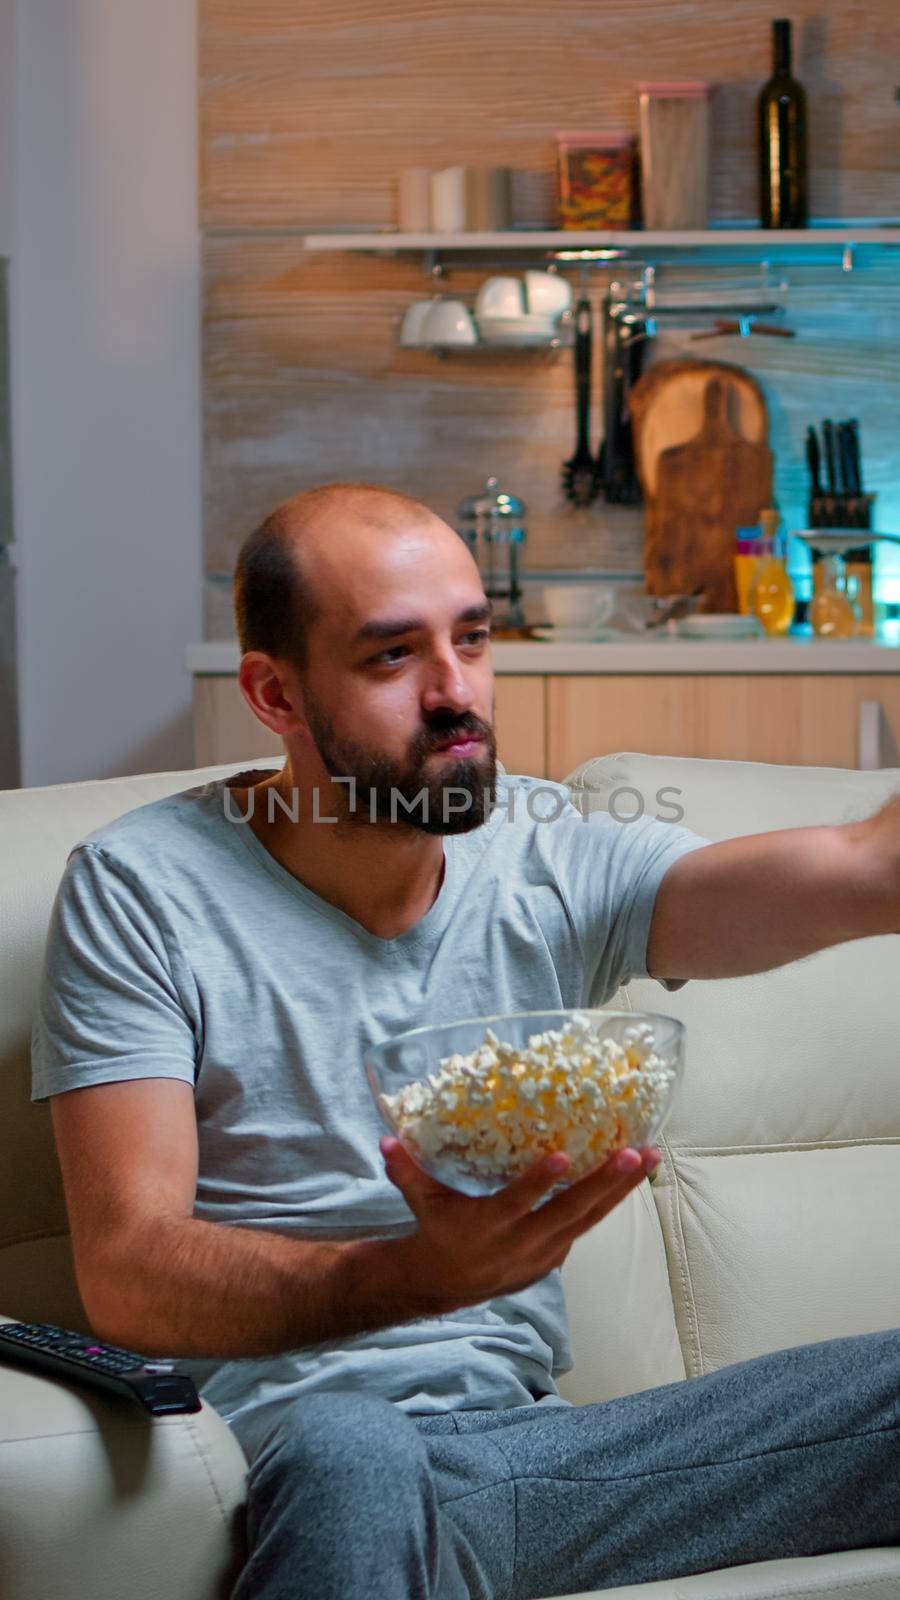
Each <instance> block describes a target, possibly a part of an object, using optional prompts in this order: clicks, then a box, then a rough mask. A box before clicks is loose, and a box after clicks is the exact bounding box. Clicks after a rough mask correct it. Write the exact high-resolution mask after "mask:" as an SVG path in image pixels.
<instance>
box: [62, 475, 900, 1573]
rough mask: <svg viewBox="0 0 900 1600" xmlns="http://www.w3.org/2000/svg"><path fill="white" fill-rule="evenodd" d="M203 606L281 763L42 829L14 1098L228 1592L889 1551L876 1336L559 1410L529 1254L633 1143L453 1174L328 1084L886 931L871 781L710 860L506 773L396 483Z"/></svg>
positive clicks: (610, 1196) (884, 848)
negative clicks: (239, 1495)
mask: <svg viewBox="0 0 900 1600" xmlns="http://www.w3.org/2000/svg"><path fill="white" fill-rule="evenodd" d="M235 601H236V613H237V624H238V633H239V638H240V642H241V646H242V652H243V654H242V660H241V667H240V686H241V691H242V693H243V695H244V698H245V699H246V701H247V703H248V705H249V706H250V708H251V709H252V711H253V712H254V714H255V715H256V716H257V717H258V719H259V720H260V722H262V723H263V724H264V725H265V726H266V727H268V728H270V729H271V730H272V731H273V732H275V733H276V734H278V735H279V736H280V738H281V739H282V741H283V743H284V747H285V751H286V760H285V764H284V766H283V768H281V769H279V770H275V771H273V772H272V773H271V774H270V775H269V776H267V777H265V778H264V779H263V780H262V781H255V782H252V783H251V777H256V776H258V775H251V774H239V775H237V777H236V778H232V779H230V780H226V781H225V782H212V783H209V784H205V785H202V786H201V787H199V788H196V789H192V790H188V791H186V792H185V793H182V794H180V795H175V796H172V797H169V798H168V799H165V800H162V801H157V802H154V803H153V804H151V805H147V806H142V807H139V808H138V809H137V810H135V811H132V812H129V813H128V814H127V815H126V816H124V817H122V818H119V819H118V820H117V821H115V822H113V823H111V824H109V825H107V826H106V827H103V828H101V829H99V830H97V831H96V832H95V833H93V834H91V835H89V836H88V838H87V839H86V840H84V841H82V842H81V844H79V845H78V846H77V847H76V848H75V850H73V852H72V853H71V855H70V858H69V861H68V863H67V867H66V872H65V875H64V877H63V881H62V884H61V885H60V889H59V892H58V895H57V899H56V902H55V905H54V913H53V919H52V924H51V929H50V937H49V940H48V948H47V961H46V967H45V973H44V980H43V984H42V988H41V995H40V1005H39V1013H38V1016H37V1019H36V1022H35V1029H34V1040H33V1045H34V1049H33V1070H34V1083H33V1094H32V1098H33V1099H35V1100H39V1099H45V1098H48V1097H50V1096H52V1111H53V1118H54V1127H55V1132H56V1137H57V1143H58V1147H59V1152H60V1161H61V1165H62V1170H63V1177H64V1180H65V1186H66V1196H67V1204H68V1209H69V1218H70V1224H71V1229H72V1238H73V1247H74V1251H75V1259H76V1266H77V1271H78V1281H79V1286H80V1289H81V1293H82V1297H83V1300H84V1303H85V1307H86V1309H87V1311H88V1315H89V1316H90V1318H91V1322H92V1325H93V1327H94V1328H95V1330H96V1332H97V1334H98V1336H99V1337H101V1338H106V1339H108V1340H110V1341H112V1342H115V1343H119V1344H124V1345H128V1346H131V1347H133V1348H137V1349H140V1350H143V1351H145V1352H152V1353H154V1354H157V1355H162V1354H169V1355H176V1356H178V1357H179V1358H181V1360H182V1361H184V1363H185V1364H186V1365H187V1367H188V1369H189V1370H190V1369H191V1368H192V1369H193V1370H194V1371H195V1372H196V1374H197V1377H198V1379H199V1380H200V1383H201V1390H202V1393H203V1394H204V1396H205V1397H206V1398H207V1399H208V1400H209V1401H210V1402H211V1403H212V1404H213V1405H215V1406H216V1407H217V1408H218V1409H219V1410H220V1411H221V1413H222V1415H223V1416H224V1417H225V1418H226V1420H227V1421H228V1422H229V1423H230V1425H231V1426H232V1428H233V1429H234V1431H235V1433H236V1434H237V1436H238V1438H239V1439H240V1441H241V1443H242V1445H243V1447H244V1449H245V1452H246V1454H247V1457H248V1461H249V1463H250V1472H249V1484H248V1535H249V1556H248V1560H247V1562H246V1565H245V1568H244V1570H243V1572H242V1573H241V1575H240V1577H239V1579H238V1582H237V1587H236V1589H235V1592H234V1595H235V1600H287V1597H288V1596H291V1597H296V1596H298V1595H305V1594H313V1593H315V1594H321V1595H322V1596H323V1597H326V1600H332V1597H334V1600H339V1597H349V1596H356V1595H360V1596H366V1600H378V1597H384V1600H405V1597H410V1600H412V1597H416V1600H418V1597H428V1600H465V1597H466V1596H476V1597H479V1600H493V1597H497V1600H499V1597H500V1596H504V1597H505V1596H509V1597H510V1600H525V1597H528V1596H538V1595H540V1596H543V1595H548V1594H551V1593H560V1592H571V1591H573V1590H577V1589H585V1588H594V1587H609V1586H611V1585H615V1584H625V1583H632V1582H638V1581H641V1580H645V1579H651V1578H659V1577H671V1576H676V1575H678V1574H680V1573H683V1572H685V1571H688V1570H696V1569H697V1568H702V1567H710V1568H715V1567H721V1566H727V1565H730V1564H733V1563H740V1562H747V1561H753V1560H762V1559H765V1558H767V1557H777V1556H791V1555H800V1554H812V1553H817V1552H819V1551H823V1550H831V1549H841V1548H848V1547H853V1546H864V1545H871V1544H879V1543H887V1542H891V1541H893V1540H895V1539H897V1538H900V1511H898V1508H897V1504H896V1495H895V1494H894V1493H893V1492H889V1491H888V1490H886V1488H885V1485H886V1484H890V1483H892V1482H895V1481H896V1475H897V1468H898V1457H900V1450H898V1422H900V1419H898V1413H897V1398H896V1397H897V1393H898V1389H900V1384H898V1381H897V1380H898V1377H900V1339H898V1335H897V1334H896V1333H887V1334H877V1335H869V1336H866V1337H864V1338H858V1339H845V1340H833V1341H827V1342H823V1343H822V1344H818V1345H812V1346H806V1347H802V1348H800V1349H797V1350H792V1351H786V1352H778V1353H776V1354H775V1355H772V1356H766V1357H762V1358H760V1359H759V1360H756V1361H751V1362H747V1363H742V1364H740V1365H738V1366H734V1367H729V1368H726V1369H724V1370H723V1371H720V1372H717V1373H712V1374H709V1375H707V1376H706V1377H703V1378H699V1379H692V1380H690V1381H688V1382H685V1383H680V1384H674V1385H667V1386H664V1387H663V1388H660V1389H654V1390H650V1391H645V1392H644V1393H642V1394H638V1395H633V1396H630V1397H628V1398H626V1399H623V1400H619V1401H614V1402H610V1403H607V1404H602V1405H594V1406H586V1407H577V1408H576V1407H571V1406H569V1405H568V1404H567V1402H565V1400H563V1398H562V1397H561V1396H560V1395H559V1393H558V1391H557V1388H556V1383H555V1379H556V1377H558V1376H559V1375H560V1374H561V1373H563V1372H565V1371H567V1370H568V1369H569V1368H570V1366H571V1354H570V1351H569V1349H568V1336H567V1331H566V1320H565V1307H564V1303H563V1297H562V1289H561V1285H560V1278H559V1268H560V1266H561V1265H562V1263H563V1261H564V1260H565V1258H566V1255H567V1254H568V1251H569V1249H570V1247H571V1245H572V1243H573V1241H574V1239H575V1238H577V1237H578V1236H579V1235H580V1234H581V1233H583V1232H584V1231H585V1230H586V1229H587V1228H589V1227H591V1226H593V1225H594V1224H595V1223H597V1222H599V1221H601V1220H602V1219H603V1218H604V1217H605V1216H606V1215H607V1214H608V1213H609V1212H610V1210H612V1208H613V1207H614V1206H616V1205H618V1204H619V1203H620V1202H621V1201H622V1200H623V1199H624V1198H625V1196H626V1195H627V1194H629V1193H630V1192H631V1191H632V1189H634V1187H635V1186H636V1185H637V1183H639V1182H641V1181H643V1179H644V1177H645V1176H647V1175H648V1173H649V1172H651V1171H652V1167H653V1165H654V1163H655V1161H656V1160H657V1159H658V1152H657V1151H655V1150H652V1149H647V1150H643V1151H628V1152H624V1153H623V1154H622V1155H621V1156H620V1157H619V1158H617V1159H615V1160H614V1161H611V1162H609V1163H607V1164H606V1165H604V1166H603V1167H602V1168H600V1169H599V1170H597V1171H595V1172H594V1173H591V1174H588V1175H587V1176H586V1177H584V1178H582V1179H581V1180H580V1181H579V1182H577V1183H573V1184H570V1185H569V1186H568V1187H566V1188H565V1189H564V1190H562V1191H561V1192H560V1193H558V1194H555V1195H553V1196H552V1198H549V1199H547V1193H548V1191H549V1190H550V1189H551V1187H552V1186H553V1185H554V1182H555V1181H556V1173H555V1171H554V1170H552V1167H551V1163H550V1162H549V1161H547V1160H544V1161H539V1162H536V1163H535V1164H534V1166H533V1167H532V1168H531V1169H530V1170H529V1171H528V1172H526V1173H525V1174H524V1175H522V1176H520V1177H519V1178H517V1179H516V1180H515V1181H513V1182H512V1183H510V1184H509V1185H508V1186H507V1187H506V1188H505V1189H503V1190H502V1191H500V1192H499V1193H498V1194H496V1195H493V1196H490V1197H487V1198H471V1197H468V1196H463V1195H460V1194H457V1193H455V1192H454V1191H452V1190H449V1189H447V1188H445V1187H444V1186H443V1185H441V1184H439V1183H437V1182H435V1181H434V1180H432V1179H431V1178H429V1177H428V1176H427V1175H426V1174H424V1173H423V1172H422V1171H421V1170H420V1169H419V1168H418V1167H417V1166H416V1165H415V1163H413V1162H412V1160H411V1159H410V1158H409V1157H408V1155H407V1154H406V1153H405V1151H404V1150H403V1149H402V1147H401V1146H400V1145H399V1142H398V1141H397V1140H395V1139H388V1138H382V1139H381V1140H380V1141H379V1132H380V1127H379V1123H378V1118H377V1115H376V1111H375V1107H374V1103H373V1100H372V1097H371V1095H370V1092H369V1089H368V1086H367V1084H366V1082H365V1078H364V1075H363V1072H362V1068H361V1058H362V1054H363V1051H364V1049H365V1047H366V1045H367V1044H368V1043H369V1042H371V1041H373V1040H377V1039H381V1038H385V1037H388V1036H390V1035H392V1034H394V1033H397V1032H401V1031H403V1030H404V1029H406V1028H411V1027H415V1026H418V1025H421V1024H424V1023H427V1022H431V1023H437V1022H449V1021H453V1020H454V1019H456V1018H462V1017H477V1016H484V1015H487V1014H490V1013H497V1012H503V1011H515V1010H532V1009H538V1008H543V1009H552V1008H557V1007H577V1006H581V1005H588V1004H602V1003H603V1002H604V1001H606V1000H608V999H609V998H610V997H611V995H612V994H613V993H614V992H615V989H616V988H617V986H618V985H619V984H620V983H621V982H624V981H626V980H627V979H628V978H629V977H631V976H634V975H639V974H649V975H650V976H652V977H655V978H657V979H658V980H659V981H660V982H661V983H662V984H664V985H665V986H667V987H669V988H674V987H678V986H679V985H680V984H682V983H684V982H685V981H686V980H688V979H690V978H692V977H700V978H714V977H724V976H730V975H734V974H739V973H750V972H758V971H762V970H765V969H767V968H771V967H774V966H778V965H780V964H782V963H785V962H788V961H792V960H795V959H797V958H798V957H800V956H804V955H807V954H809V953H810V952H812V951H814V950H818V949H822V948H824V947H825V946H827V945H830V944H835V943H839V942H842V941H844V940H848V939H853V938H862V937H865V936H867V935H872V934H879V933H885V932H892V931H895V930H896V928H897V926H898V920H900V881H898V880H900V849H898V845H900V817H898V803H897V802H896V801H893V802H892V803H891V804H890V805H888V806H887V807H885V808H884V809H883V810H882V811H881V812H879V813H878V815H877V816H875V817H873V818H872V819H870V820H868V821H866V822H863V823H858V824H853V825H845V826H839V827H825V828H802V829H790V830H785V831H782V832H778V833H771V834H764V835H756V836H753V837H750V838H743V839H738V840H732V841H727V842H724V843H719V844H709V843H708V842H707V841H706V840H704V839H701V838H699V837H698V836H697V835H695V834H692V833H690V832H689V831H688V830H687V829H685V828H679V827H675V826H673V825H669V824H666V823H662V822H657V821H654V820H651V819H646V818H645V819H642V820H641V821H640V822H635V823H631V824H629V825H624V824H619V823H616V822H615V821H614V820H613V819H612V818H611V817H608V816H607V817H604V818H602V819H600V820H595V821H594V822H593V823H591V825H590V826H586V825H585V824H584V821H583V819H582V818H581V817H580V815H579V813H578V812H577V810H576V809H575V807H574V806H573V805H572V804H571V803H570V801H569V799H568V796H567V795H566V793H565V791H564V790H563V788H562V786H561V785H547V784H540V783H538V782H537V780H535V779H533V778H529V777H515V778H512V779H510V780H508V782H507V784H506V785H505V787H504V789H503V792H502V793H501V792H500V786H499V785H498V784H497V780H496V756H495V741H494V733H493V686H492V671H491V660H490V649H489V638H488V635H489V612H490V607H489V604H488V602H487V601H486V599H485V595H484V592H483V589H482V586H481V583H480V580H479V575H478V572H477V568H476V566H475V564H474V562H473V561H472V558H471V556H470V554H469V552H468V551H467V549H466V547H465V545H464V544H463V542H462V541H461V540H460V539H459V538H458V537H457V536H456V534H455V533H454V532H453V530H452V529H450V528H449V527H448V526H447V525H446V524H445V523H443V522H442V521H441V520H440V519H439V518H438V517H436V516H435V515H434V514H433V513H432V512H431V511H429V510H428V508H427V507H426V506H424V505H422V504H420V503H419V502H415V501H412V500H410V499H408V498H407V497H405V496H403V495H399V494H396V493H393V492H391V491H386V490H380V489H375V488H372V487H370V486H366V485H327V486H325V487H323V488H321V489H317V490H313V491H309V492H307V493H304V494H300V495H297V496H295V497H294V499H293V500H290V501H288V502H287V503H286V504H285V505H284V506H282V507H280V508H279V509H278V510H277V511H276V512H275V513H274V514H273V515H272V516H271V517H270V518H269V519H268V520H267V522H266V523H265V524H264V525H263V527H262V528H260V529H259V530H258V531H257V532H256V533H255V534H253V535H251V536H250V538H249V539H248V540H247V542H246V543H245V545H244V547H243V549H242V551H241V554H240V558H239V561H238V566H237V572H236V582H235ZM242 780H243V781H242ZM540 790H543V791H544V793H543V795H541V794H539V793H538V791H540ZM548 799H549V802H551V803H550V804H548V805H545V804H544V802H547V801H548ZM495 800H496V802H497V803H496V804H494V802H495ZM542 819H543V820H542ZM775 882H777V883H778V884H779V886H780V889H781V892H780V894H779V895H778V896H777V897H774V896H773V895H772V884H773V883H775ZM773 905H777V912H773V910H772V907H773ZM379 1143H380V1153H381V1157H382V1158H383V1159H382V1160H380V1159H379ZM541 1201H543V1203H542V1204H539V1203H538V1202H541ZM136 1262H138V1263H139V1268H136V1267H135V1263H136ZM637 1331H638V1330H636V1332H637ZM823 1396H826V1397H827V1403H824V1404H823V1403H822V1397H823ZM786 1484H788V1485H789V1497H790V1516H789V1517H786V1516H785V1515H784V1514H783V1504H784V1495H785V1485H786ZM701 1500H702V1503H703V1505H704V1508H705V1509H706V1510H707V1511H708V1512H712V1513H713V1514H710V1515H708V1516H707V1517H706V1518H704V1519H703V1520H702V1521H701V1522H700V1523H699V1524H698V1522H697V1519H696V1516H695V1512H696V1507H697V1503H698V1501H701ZM715 1508H717V1510H718V1514H715ZM689 1527H692V1528H693V1531H692V1532H691V1533H690V1535H688V1533H687V1531H686V1530H687V1529H688V1528H689Z"/></svg>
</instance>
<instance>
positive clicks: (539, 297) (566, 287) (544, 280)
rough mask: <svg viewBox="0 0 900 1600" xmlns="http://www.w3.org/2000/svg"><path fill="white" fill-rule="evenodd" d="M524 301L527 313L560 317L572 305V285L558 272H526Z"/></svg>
mask: <svg viewBox="0 0 900 1600" xmlns="http://www.w3.org/2000/svg"><path fill="white" fill-rule="evenodd" d="M525 300H526V303H527V306H528V309H529V311H537V312H543V314H544V315H545V316H551V317H561V316H562V314H563V312H564V311H568V309H569V307H570V305H571V304H572V285H571V284H570V283H569V280H568V279H567V278H561V277H560V275H559V273H558V272H526V274H525Z"/></svg>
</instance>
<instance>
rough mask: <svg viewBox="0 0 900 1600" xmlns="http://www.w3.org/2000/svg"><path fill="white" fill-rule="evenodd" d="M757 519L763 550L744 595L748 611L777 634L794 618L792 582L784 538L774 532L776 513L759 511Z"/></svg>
mask: <svg viewBox="0 0 900 1600" xmlns="http://www.w3.org/2000/svg"><path fill="white" fill-rule="evenodd" d="M759 520H760V524H761V525H762V528H763V535H762V539H761V540H760V543H761V545H762V553H761V555H760V558H759V561H758V562H757V564H756V569H755V571H754V573H753V578H752V580H751V583H750V592H749V594H748V597H747V598H748V603H749V608H750V610H751V611H752V612H754V613H755V614H756V616H757V617H758V618H759V620H760V622H761V623H762V625H763V627H764V628H765V630H766V633H767V634H771V635H774V636H776V637H779V636H781V635H782V634H785V633H787V631H788V629H789V627H790V625H791V623H792V622H793V620H794V611H795V609H796V601H795V598H794V585H793V584H792V582H791V580H790V577H789V575H788V570H787V563H786V551H785V541H783V540H780V539H779V538H778V536H777V534H776V532H775V530H776V528H777V527H778V522H779V516H778V512H777V511H775V510H773V509H769V510H766V511H762V512H760V518H759Z"/></svg>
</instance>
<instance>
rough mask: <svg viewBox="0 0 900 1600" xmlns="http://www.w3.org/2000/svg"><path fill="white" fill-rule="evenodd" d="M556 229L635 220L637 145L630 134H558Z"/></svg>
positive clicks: (629, 225)
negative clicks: (557, 211)
mask: <svg viewBox="0 0 900 1600" xmlns="http://www.w3.org/2000/svg"><path fill="white" fill-rule="evenodd" d="M556 143H557V174H558V185H559V222H560V227H562V228H634V227H636V226H637V224H638V220H639V219H638V203H637V202H638V195H637V190H638V183H637V144H636V140H635V139H634V136H633V135H632V134H630V133H558V134H557V135H556Z"/></svg>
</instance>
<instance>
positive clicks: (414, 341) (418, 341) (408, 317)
mask: <svg viewBox="0 0 900 1600" xmlns="http://www.w3.org/2000/svg"><path fill="white" fill-rule="evenodd" d="M436 305H437V301H436V300H433V299H432V300H414V301H413V303H412V305H411V306H407V308H406V314H405V316H404V318H403V322H402V323H401V326H400V343H401V344H403V345H407V346H415V345H422V344H424V343H425V339H424V338H423V333H422V330H423V328H424V326H425V320H426V318H427V317H428V315H429V313H430V312H431V311H432V310H433V309H434V307H435V306H436Z"/></svg>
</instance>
